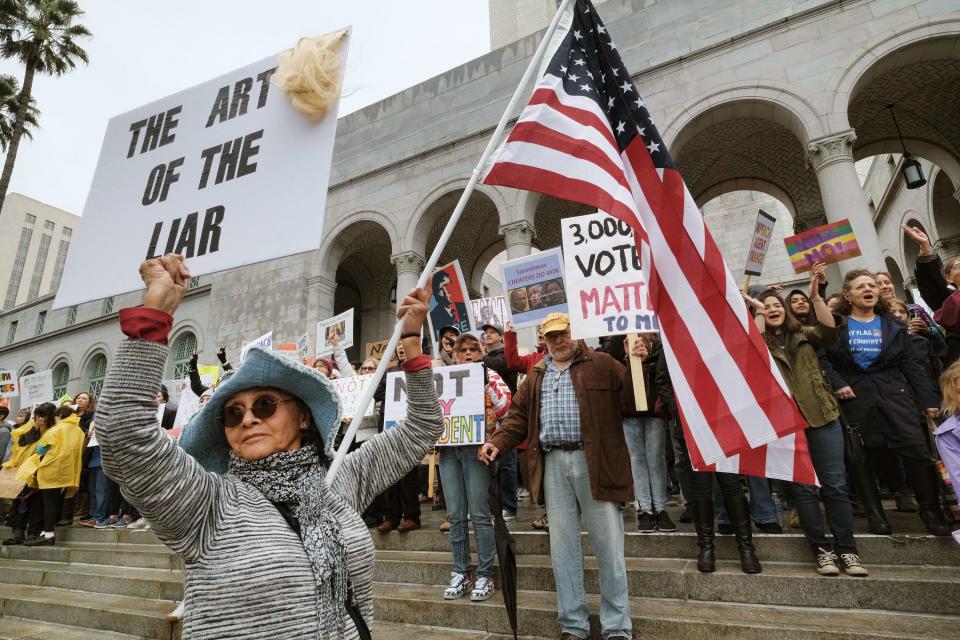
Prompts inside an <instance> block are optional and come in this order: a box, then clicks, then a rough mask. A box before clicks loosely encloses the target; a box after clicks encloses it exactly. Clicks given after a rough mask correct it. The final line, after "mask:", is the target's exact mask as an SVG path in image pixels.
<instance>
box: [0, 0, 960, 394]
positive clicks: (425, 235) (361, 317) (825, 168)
mask: <svg viewBox="0 0 960 640" xmlns="http://www.w3.org/2000/svg"><path fill="white" fill-rule="evenodd" d="M494 4H497V3H496V2H495V0H492V1H491V7H493V6H494ZM600 11H601V12H602V14H603V17H604V21H605V22H606V24H607V26H608V28H609V30H610V32H611V33H612V34H613V37H614V39H615V41H616V42H617V45H618V48H619V49H620V51H621V54H622V55H623V57H624V61H625V64H626V65H627V67H628V68H629V69H630V70H631V71H632V72H633V73H634V77H633V79H634V82H635V83H636V86H637V90H638V92H639V93H640V95H641V96H643V98H644V100H645V102H646V104H647V106H648V108H649V109H650V111H651V115H652V117H653V120H654V122H656V123H657V124H658V126H659V128H660V130H661V133H662V135H663V138H664V140H665V141H666V142H667V143H668V144H669V145H670V150H671V153H672V154H673V156H674V158H675V159H676V160H677V163H678V166H679V168H680V170H681V172H682V173H683V175H684V178H685V180H686V182H687V185H688V186H689V189H690V191H691V193H692V194H693V196H694V198H695V199H696V201H697V203H698V204H699V205H700V206H703V205H706V204H707V203H708V202H710V201H711V200H714V199H716V198H718V197H721V196H724V195H725V194H730V193H732V192H737V191H751V192H755V193H758V194H763V196H754V197H767V196H769V197H770V198H773V199H776V200H777V201H778V202H779V203H781V204H782V206H783V210H784V211H785V212H786V213H785V215H784V216H783V218H782V219H783V220H785V221H786V220H790V221H791V222H792V228H790V227H789V226H787V224H782V225H781V224H778V227H779V229H778V232H780V233H782V234H783V235H788V234H790V233H792V232H793V231H795V230H796V231H799V230H802V229H806V228H809V227H812V226H816V225H819V224H824V223H825V222H827V221H835V220H839V219H842V218H849V219H850V220H851V221H852V223H853V226H854V229H855V231H856V233H857V236H858V239H859V241H860V245H861V247H862V248H863V252H864V255H863V257H862V258H860V259H856V260H851V261H848V262H845V263H842V264H841V265H840V267H839V268H833V269H832V273H831V280H832V281H834V282H836V281H837V280H838V279H839V277H840V271H839V269H849V268H852V267H854V266H861V265H862V266H867V267H870V268H873V269H879V268H881V267H883V266H885V265H887V264H888V262H890V261H892V262H893V263H895V264H896V266H897V267H898V268H899V269H900V271H901V273H902V274H905V275H907V276H908V274H909V272H910V270H911V266H912V263H911V261H910V253H909V251H910V250H909V247H905V246H904V242H903V238H902V234H899V228H898V225H899V222H900V220H901V219H902V218H903V217H904V214H905V210H901V207H909V209H910V211H916V213H917V216H918V217H917V218H916V219H917V220H918V221H920V220H922V222H923V223H924V226H925V228H927V229H928V230H931V232H932V235H934V237H935V239H936V241H937V242H938V243H939V245H940V246H941V247H942V248H944V250H948V251H960V244H958V240H960V234H958V233H957V232H960V228H957V225H958V223H957V220H956V214H957V213H958V212H957V203H958V197H960V190H958V186H960V102H958V92H957V87H958V86H960V6H958V5H957V2H956V0H795V1H792V2H791V1H784V0H713V1H712V2H709V3H708V2H700V1H697V0H607V1H606V2H604V3H602V4H601V5H600ZM491 24H492V25H493V21H492V23H491ZM540 36H541V34H540V33H535V34H533V35H527V36H523V37H521V38H520V39H518V40H515V41H512V42H509V43H508V44H505V45H504V46H501V47H499V48H496V49H494V50H493V51H491V52H490V53H488V54H486V55H484V56H481V57H479V58H477V59H475V60H472V61H470V62H468V63H466V64H463V65H461V66H459V67H457V68H454V69H451V70H450V71H448V72H446V73H444V74H442V75H440V76H437V77H435V78H432V79H430V80H427V81H425V82H422V83H420V84H418V85H416V86H413V87H410V88H409V89H407V90H405V91H403V92H401V93H398V94H396V95H394V96H391V97H390V98H387V99H385V100H383V101H381V102H378V103H376V104H373V105H370V106H369V107H366V108H365V109H362V110H360V111H357V112H355V113H352V114H350V115H349V116H346V117H344V118H342V119H341V120H340V123H339V126H338V131H337V142H336V147H335V151H334V169H333V173H332V175H331V181H330V184H331V186H330V192H329V197H328V200H327V209H326V212H325V215H326V222H325V225H324V226H325V228H324V232H323V234H322V236H321V237H320V238H318V239H317V242H318V245H319V248H318V250H317V251H314V252H309V253H305V254H300V255H296V256H290V257H287V258H283V259H279V260H273V261H270V262H266V263H262V264H258V265H253V266H250V267H245V268H241V269H235V270H231V271H227V272H223V273H219V274H216V275H213V276H209V277H203V278H200V279H199V282H198V283H197V286H196V288H195V289H194V290H193V291H192V292H191V297H190V298H189V300H188V302H187V303H186V304H185V305H184V308H183V309H182V310H181V312H180V313H179V314H178V317H177V326H176V328H175V335H174V336H173V342H172V345H173V347H174V348H173V352H172V354H171V362H170V365H169V371H168V376H171V377H172V376H173V374H174V373H176V369H177V367H178V366H179V364H180V363H181V362H182V359H181V358H182V356H183V354H184V353H186V351H187V350H192V347H193V346H194V345H195V346H196V348H197V349H199V350H200V351H201V354H202V355H201V359H202V361H206V362H213V361H214V352H215V350H216V348H217V347H218V346H219V345H221V344H222V345H226V346H227V348H228V350H230V351H231V353H234V354H236V353H237V350H238V349H239V347H240V345H241V344H243V343H244V342H246V341H248V340H250V339H252V338H254V337H256V336H258V335H260V334H262V333H263V332H265V331H266V330H270V329H273V330H274V331H275V335H278V336H279V337H281V338H282V339H284V340H286V339H290V338H292V337H295V336H297V335H300V334H302V333H303V331H304V330H305V328H307V327H313V326H315V323H316V321H317V320H318V319H320V318H323V317H327V316H329V315H332V314H333V313H336V312H339V311H342V310H344V309H347V308H350V307H353V308H355V309H357V312H358V313H357V318H358V319H357V327H356V329H357V335H358V336H359V342H360V343H361V344H362V343H364V342H367V341H373V340H378V339H382V338H384V337H386V336H387V335H389V333H390V330H391V328H392V319H391V317H392V312H391V309H392V307H393V301H394V300H395V296H396V292H397V291H400V292H403V291H405V290H407V289H409V288H411V287H412V286H413V285H414V283H415V282H416V280H417V276H418V275H419V273H420V270H421V268H422V267H423V264H424V261H425V257H426V256H427V255H429V252H430V251H432V250H433V248H434V246H435V244H436V240H437V238H438V237H439V235H440V232H441V229H442V227H443V224H444V222H445V221H446V219H447V218H448V217H449V215H450V213H451V211H452V209H453V207H454V206H455V204H456V202H457V199H458V198H459V196H460V193H461V192H462V190H463V188H464V186H465V185H466V183H467V181H468V180H469V178H470V175H471V172H472V170H473V168H474V165H475V163H476V162H477V159H478V158H479V156H480V154H481V152H482V150H483V148H484V146H485V145H486V143H487V138H488V136H489V135H490V133H491V131H492V128H493V127H494V125H495V124H496V122H497V120H498V119H499V117H500V115H501V113H502V111H503V109H504V108H505V107H506V104H507V102H508V100H509V97H510V95H511V93H512V92H513V90H514V88H515V87H516V85H517V83H518V81H519V79H520V76H521V74H522V73H523V71H524V69H525V67H526V66H527V62H528V60H529V57H530V56H531V55H532V54H533V52H534V50H535V48H536V46H537V44H538V42H539V40H540ZM890 103H894V104H895V105H896V109H897V116H898V119H899V122H900V127H901V130H902V132H903V136H904V140H905V144H906V146H907V148H908V150H909V151H910V153H912V154H913V155H914V156H917V157H919V158H922V159H923V160H924V163H925V165H924V166H925V171H926V173H927V176H928V178H929V179H930V182H929V183H928V185H927V186H926V187H924V188H923V189H920V190H917V191H909V192H907V191H905V190H904V189H903V184H902V179H901V178H899V173H898V167H896V166H894V167H892V168H890V169H889V170H888V171H887V180H888V183H887V186H885V187H883V189H886V190H887V191H889V193H887V195H886V196H883V197H881V196H879V195H878V196H877V197H874V196H873V195H872V194H873V192H872V191H871V189H872V188H873V186H872V185H873V184H874V183H869V184H868V189H867V191H865V190H864V189H863V188H862V187H861V182H860V177H859V176H858V173H857V170H856V167H855V161H857V160H861V159H864V158H869V157H871V156H877V157H880V158H886V157H887V156H889V155H890V154H897V153H900V152H901V146H900V142H899V140H898V139H897V135H896V131H895V129H894V127H893V123H892V121H891V120H890V117H889V112H888V110H887V108H886V105H887V104H890ZM882 162H887V160H886V159H884V160H882ZM896 162H899V160H896V161H895V163H896ZM879 168H880V166H879V165H878V171H879ZM878 176H880V173H875V174H874V181H875V182H876V183H877V184H879V183H880V182H882V180H880V178H879V177H878ZM877 189H880V188H879V187H877ZM868 192H870V193H871V195H869V196H868ZM760 204H761V203H760V202H759V201H755V202H753V203H752V204H751V206H750V208H749V210H748V211H747V213H743V211H744V209H740V210H739V211H740V213H730V210H728V211H727V214H728V217H729V216H733V217H734V218H736V220H732V221H731V220H723V219H720V218H716V217H715V219H713V220H711V218H710V215H712V214H711V208H710V207H708V210H707V213H708V224H710V226H711V228H712V229H713V230H714V232H715V233H717V235H718V240H719V241H720V243H721V245H722V246H726V247H730V251H731V252H733V251H734V249H736V248H737V247H738V246H742V247H743V248H744V249H745V247H746V245H747V243H748V242H749V233H747V231H746V230H747V229H752V221H750V220H748V221H747V222H746V223H744V222H743V220H742V218H743V217H744V216H745V215H746V216H748V218H755V215H756V208H759V207H760ZM712 206H716V207H717V209H716V211H714V213H717V212H719V213H717V215H718V216H721V218H722V214H723V210H724V206H723V199H722V198H721V200H720V205H712ZM585 212H586V210H585V208H584V207H582V206H580V205H577V204H573V203H569V202H562V201H558V200H555V199H553V198H549V197H541V196H539V195H537V194H533V193H527V192H523V191H517V190H511V189H503V188H496V187H487V186H484V185H481V186H479V187H478V188H477V190H476V191H475V192H474V194H473V196H472V197H471V198H470V201H469V203H468V204H467V208H466V211H465V213H464V216H463V218H462V220H461V222H460V223H459V224H458V226H457V228H456V230H455V231H454V233H453V237H452V240H451V242H450V243H449V245H448V246H447V247H446V249H445V250H444V252H443V254H442V260H443V261H446V260H449V259H454V258H457V259H459V260H460V263H461V265H462V268H463V271H464V275H465V278H466V279H467V280H468V284H469V285H470V287H471V289H473V290H474V292H480V291H481V289H482V286H483V277H484V273H485V271H486V268H487V266H488V265H489V264H490V262H491V260H493V259H494V258H496V257H497V256H498V255H499V254H501V253H504V252H505V253H506V254H507V256H509V257H511V258H512V257H517V256H522V255H526V254H528V253H529V252H530V251H531V250H533V249H534V248H539V249H546V248H549V247H553V246H557V245H558V244H559V242H560V227H559V224H558V221H559V220H560V219H561V218H563V217H566V216H570V215H577V214H580V213H585ZM318 215H319V212H318ZM277 232H285V230H283V229H277ZM744 233H747V235H746V236H742V235H741V234H744ZM955 247H956V248H955ZM734 253H735V252H733V253H729V254H728V255H727V256H726V257H727V259H728V261H729V262H730V265H731V267H733V268H735V265H736V264H737V262H738V261H740V263H741V264H742V256H740V255H734ZM888 258H889V260H888ZM782 259H783V256H780V260H782ZM769 268H770V272H769V278H768V277H767V276H764V277H763V278H760V281H761V282H770V281H772V280H773V279H776V280H780V279H783V278H785V277H787V276H789V275H790V273H789V271H784V270H783V265H782V262H781V263H780V264H779V266H778V264H777V258H776V257H774V258H773V259H772V262H771V263H770V267H769ZM50 302H51V301H50V299H49V298H41V299H39V300H37V301H36V302H35V303H32V304H28V305H21V306H20V307H16V308H14V309H12V310H7V311H5V312H4V313H3V314H2V315H0V340H2V338H3V337H4V336H5V335H6V331H7V327H8V326H9V324H10V323H11V322H13V321H17V322H18V323H19V322H22V323H23V326H27V325H29V324H30V323H31V321H32V320H31V319H32V318H35V317H36V315H37V314H38V313H39V312H40V311H42V310H44V309H48V308H49V305H50ZM138 302H139V295H138V294H129V295H127V296H120V297H118V298H117V299H116V300H115V301H112V303H111V311H110V313H113V312H114V311H113V310H115V309H118V308H120V307H121V306H124V305H127V304H136V303H138ZM105 304H106V303H105V302H104V301H96V302H91V303H87V304H84V305H80V306H79V308H78V309H77V311H76V312H74V313H75V315H74V318H73V324H70V320H71V317H70V310H58V311H53V312H50V318H49V319H48V321H47V326H48V330H47V331H46V332H45V335H44V336H43V337H42V339H39V338H40V337H39V336H36V337H31V338H29V339H24V340H20V339H17V340H15V341H14V342H13V343H12V344H3V345H0V366H5V367H18V368H21V369H22V368H24V367H26V366H29V367H33V366H36V367H37V368H38V369H39V368H47V367H51V366H56V365H57V364H58V363H60V362H69V370H68V372H67V373H66V374H65V375H66V379H67V381H68V386H69V389H70V391H77V390H79V389H81V388H85V387H87V386H89V385H90V384H91V383H92V382H95V381H96V379H97V377H96V375H93V374H97V373H98V372H99V370H100V365H101V364H102V361H101V360H100V359H99V358H98V357H97V356H98V355H103V356H104V358H105V360H106V363H107V364H109V361H110V357H111V354H112V353H113V349H114V348H115V345H116V343H117V341H118V340H119V338H120V336H119V333H118V332H117V330H116V326H115V321H114V320H113V317H112V316H111V315H110V313H104V311H105V306H104V305H105ZM178 340H180V341H181V342H178ZM92 345H95V346H92ZM188 347H190V349H188ZM91 350H92V351H91ZM178 354H179V356H178ZM354 355H356V354H354ZM91 358H93V360H92V359H91ZM94 364H95V365H96V366H94Z"/></svg>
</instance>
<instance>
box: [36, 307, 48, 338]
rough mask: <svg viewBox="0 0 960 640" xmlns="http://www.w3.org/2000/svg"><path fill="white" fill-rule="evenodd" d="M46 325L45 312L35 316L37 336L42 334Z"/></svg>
mask: <svg viewBox="0 0 960 640" xmlns="http://www.w3.org/2000/svg"><path fill="white" fill-rule="evenodd" d="M45 324H47V312H46V311H41V312H40V315H38V316H37V335H38V336H39V335H40V334H42V333H43V325H45Z"/></svg>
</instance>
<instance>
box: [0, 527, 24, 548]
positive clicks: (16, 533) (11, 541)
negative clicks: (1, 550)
mask: <svg viewBox="0 0 960 640" xmlns="http://www.w3.org/2000/svg"><path fill="white" fill-rule="evenodd" d="M25 533H26V532H25V531H24V530H23V529H13V535H12V536H10V537H9V538H7V539H6V540H4V541H3V546H5V547H9V546H11V545H15V544H23V541H24V534H25Z"/></svg>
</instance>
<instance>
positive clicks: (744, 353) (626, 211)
mask: <svg viewBox="0 0 960 640" xmlns="http://www.w3.org/2000/svg"><path fill="white" fill-rule="evenodd" d="M487 169H488V170H487V172H486V176H485V178H484V182H485V183H486V184H497V185H504V186H510V187H517V188H520V189H526V190H529V191H538V192H541V193H546V194H548V195H551V196H554V197H557V198H561V199H565V200H573V201H576V202H581V203H584V204H587V205H590V206H595V207H597V208H598V209H600V210H602V211H605V212H607V213H610V214H612V215H614V216H616V217H617V218H619V219H621V220H623V221H625V222H627V223H628V224H630V225H631V226H632V227H633V229H634V231H635V234H634V235H635V237H636V238H637V242H638V245H639V247H638V248H639V250H640V254H641V255H642V256H645V257H646V256H648V255H649V257H650V259H649V260H645V261H644V270H645V273H646V277H647V280H648V282H649V285H650V297H651V303H652V305H653V309H654V310H655V312H656V313H657V317H658V319H659V321H660V331H661V337H662V339H663V345H664V353H665V354H666V357H667V363H668V365H669V368H670V372H671V376H672V379H673V382H674V388H675V392H676V396H677V401H678V405H679V406H680V408H681V412H682V422H683V426H684V433H685V435H686V439H687V442H688V443H689V445H690V447H689V448H690V452H691V458H692V462H693V463H694V466H695V467H696V468H701V469H706V468H712V467H710V466H709V465H714V464H717V465H718V467H717V468H719V469H721V470H734V467H735V468H736V469H739V471H740V472H741V473H746V474H750V475H762V476H766V477H774V478H781V479H786V480H793V481H796V482H810V483H812V482H814V481H815V480H814V478H815V476H814V473H813V467H812V464H810V458H809V455H808V454H807V450H806V441H805V440H804V437H803V429H804V428H805V427H806V426H807V425H806V422H805V421H804V420H803V417H802V416H801V415H800V412H799V411H798V409H797V407H796V404H795V403H794V402H793V400H792V399H791V397H790V394H789V392H788V391H787V388H786V384H785V383H784V381H783V378H782V377H781V376H780V373H779V371H778V370H777V367H776V364H775V363H774V361H773V359H772V357H771V356H770V353H769V351H768V349H767V347H766V345H765V344H764V342H763V338H762V337H761V335H760V332H759V330H758V329H757V327H756V325H754V323H753V321H752V320H751V318H750V316H749V314H748V313H747V310H746V306H745V305H744V302H743V300H742V298H741V297H740V292H739V291H738V288H737V285H736V283H735V282H734V280H733V277H732V276H731V275H730V272H729V270H728V269H727V267H726V264H725V263H724V261H723V257H722V256H721V255H720V251H719V249H718V248H717V245H716V243H715V242H714V240H713V238H712V237H711V235H710V233H709V231H708V230H707V228H706V227H705V225H704V223H703V217H702V215H701V214H700V211H699V210H698V209H697V206H696V204H695V203H694V201H693V198H692V197H691V196H690V193H689V192H688V191H687V188H686V185H685V184H684V183H683V179H682V178H681V177H680V173H679V172H678V171H677V168H676V165H675V163H674V161H673V158H672V157H671V156H670V153H669V152H668V151H667V146H666V145H665V144H664V143H663V140H662V139H661V138H660V134H659V133H658V132H657V128H656V127H655V126H654V124H653V121H652V120H651V119H650V113H649V112H648V111H647V107H646V105H645V104H644V102H643V99H642V98H641V97H640V96H639V95H638V93H637V89H636V87H635V86H634V85H633V82H632V81H631V76H630V73H629V72H628V71H627V69H626V67H624V65H623V62H622V60H621V59H620V53H619V52H618V51H617V47H616V45H615V44H614V42H613V39H612V38H611V36H610V34H609V33H608V32H607V29H606V27H604V25H603V22H602V21H601V20H600V17H599V16H598V15H597V13H596V11H595V9H594V8H593V5H592V4H591V3H590V2H589V1H588V0H576V2H574V3H571V4H568V5H567V7H566V9H565V12H564V15H563V16H562V17H561V19H560V23H559V27H558V29H557V31H556V32H555V34H554V36H553V38H552V40H551V42H550V43H549V44H548V49H547V52H546V55H545V57H544V62H543V66H542V69H541V74H540V77H539V80H538V81H537V85H536V87H535V89H534V91H533V95H532V96H531V98H530V102H529V103H528V104H527V106H526V108H525V109H524V111H523V113H522V114H521V115H520V118H519V120H518V121H517V124H516V126H515V127H514V128H513V131H512V132H511V133H510V136H509V137H508V138H507V140H506V142H505V143H504V144H503V146H502V147H501V148H500V149H498V150H497V152H496V153H495V154H494V155H493V157H492V158H491V161H490V163H489V164H488V167H487ZM767 443H774V444H771V445H770V446H769V447H767V446H764V445H767Z"/></svg>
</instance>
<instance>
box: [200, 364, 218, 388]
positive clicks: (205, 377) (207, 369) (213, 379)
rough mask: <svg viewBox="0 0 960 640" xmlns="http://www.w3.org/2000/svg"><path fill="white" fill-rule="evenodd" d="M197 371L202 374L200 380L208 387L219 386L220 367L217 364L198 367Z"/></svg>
mask: <svg viewBox="0 0 960 640" xmlns="http://www.w3.org/2000/svg"><path fill="white" fill-rule="evenodd" d="M197 373H199V374H200V382H202V383H203V384H204V385H205V386H207V387H215V386H217V382H218V381H219V380H220V367H219V366H217V365H215V364H210V365H203V366H200V367H197Z"/></svg>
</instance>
